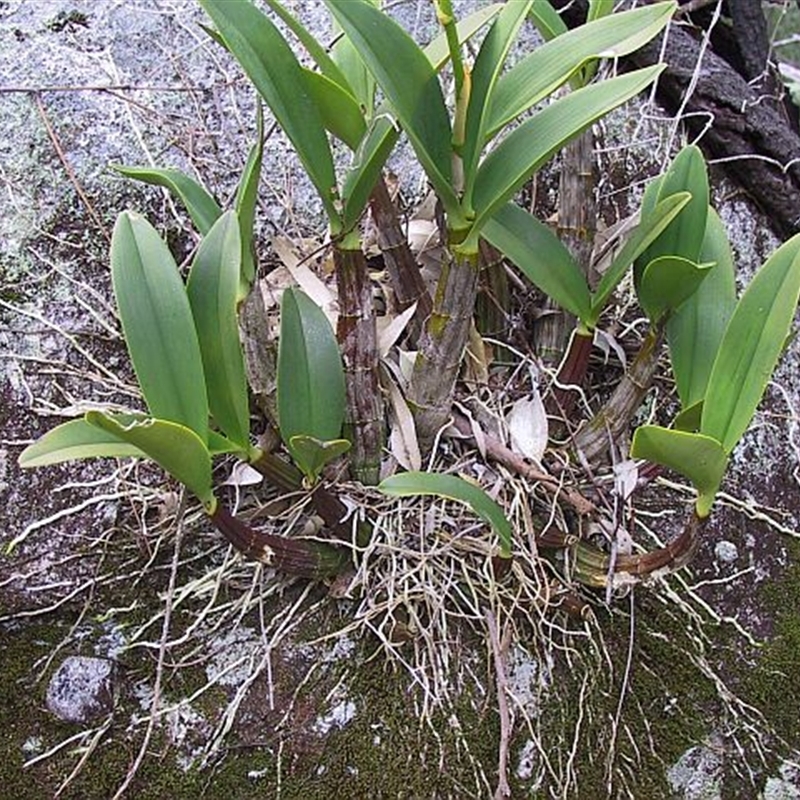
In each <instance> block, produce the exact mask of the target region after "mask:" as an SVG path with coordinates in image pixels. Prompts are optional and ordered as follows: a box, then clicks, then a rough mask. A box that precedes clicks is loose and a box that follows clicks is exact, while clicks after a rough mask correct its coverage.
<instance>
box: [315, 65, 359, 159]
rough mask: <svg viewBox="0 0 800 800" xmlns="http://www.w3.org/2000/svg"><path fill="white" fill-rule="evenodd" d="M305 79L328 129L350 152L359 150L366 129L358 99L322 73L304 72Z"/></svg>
mask: <svg viewBox="0 0 800 800" xmlns="http://www.w3.org/2000/svg"><path fill="white" fill-rule="evenodd" d="M303 75H304V77H305V80H306V89H307V90H308V93H309V95H310V96H311V98H312V99H313V100H314V102H315V103H316V105H317V108H318V109H319V113H320V115H321V117H322V121H323V123H324V125H325V127H326V128H327V129H328V130H329V131H330V132H331V133H332V134H333V135H334V136H336V137H337V138H338V139H340V140H341V141H343V142H344V143H345V144H346V145H347V146H348V147H349V148H350V149H351V150H356V149H357V148H358V146H359V144H360V143H361V140H362V139H363V137H364V134H365V133H366V130H367V125H366V123H365V122H364V112H363V110H362V108H361V107H360V106H359V104H358V102H357V100H356V99H355V97H353V95H351V94H350V93H349V92H347V91H345V90H344V89H342V87H341V86H339V85H337V84H335V83H334V82H333V81H332V80H331V79H330V78H327V77H326V76H325V75H321V74H320V73H319V72H311V70H308V69H304V70H303Z"/></svg>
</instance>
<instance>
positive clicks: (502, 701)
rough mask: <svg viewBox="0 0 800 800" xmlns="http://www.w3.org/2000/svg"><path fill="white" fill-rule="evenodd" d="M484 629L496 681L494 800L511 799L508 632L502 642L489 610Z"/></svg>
mask: <svg viewBox="0 0 800 800" xmlns="http://www.w3.org/2000/svg"><path fill="white" fill-rule="evenodd" d="M486 627H487V628H488V629H489V643H490V645H491V648H492V656H493V658H494V672H495V680H496V681H497V711H498V713H499V715H500V743H499V745H498V748H497V788H496V789H495V792H494V798H495V800H503V799H504V798H506V797H511V787H510V786H509V785H508V750H509V747H510V744H511V735H512V733H513V732H514V721H513V718H512V716H511V711H510V709H509V707H508V677H507V676H506V653H507V652H508V645H509V640H510V631H509V630H508V629H506V631H505V633H504V635H503V638H502V640H501V639H500V634H499V631H498V628H497V620H496V619H495V616H494V614H493V613H492V611H491V610H489V609H487V611H486Z"/></svg>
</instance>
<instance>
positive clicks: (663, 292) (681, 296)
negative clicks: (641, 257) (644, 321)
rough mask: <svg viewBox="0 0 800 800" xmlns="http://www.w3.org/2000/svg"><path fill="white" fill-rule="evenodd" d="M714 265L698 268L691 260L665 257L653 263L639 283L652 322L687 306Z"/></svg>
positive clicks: (641, 298)
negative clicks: (682, 305)
mask: <svg viewBox="0 0 800 800" xmlns="http://www.w3.org/2000/svg"><path fill="white" fill-rule="evenodd" d="M713 266H714V265H713V264H695V263H694V261H689V259H687V258H679V257H678V256H661V257H660V258H656V259H654V260H653V261H651V262H650V263H649V264H648V265H647V267H646V268H645V270H644V272H643V273H642V279H641V281H640V282H639V289H638V296H639V302H640V303H641V304H642V308H643V309H644V310H645V312H646V314H647V316H648V317H649V318H650V320H651V321H652V322H657V321H658V320H659V319H661V317H663V316H664V315H665V314H667V313H669V312H671V311H674V310H675V309H676V308H679V307H680V306H681V304H682V303H685V302H686V300H688V299H689V297H691V296H692V294H693V293H694V292H696V291H697V289H698V287H699V286H700V284H701V283H702V282H703V280H704V279H705V277H706V276H707V275H708V274H709V271H710V270H711V268H712V267H713Z"/></svg>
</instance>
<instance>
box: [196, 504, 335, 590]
mask: <svg viewBox="0 0 800 800" xmlns="http://www.w3.org/2000/svg"><path fill="white" fill-rule="evenodd" d="M210 519H211V521H212V522H213V523H214V526H215V527H216V528H217V530H218V531H219V532H220V533H221V534H222V535H223V536H224V537H225V538H226V539H227V540H228V541H229V542H230V543H231V544H232V545H233V546H234V547H235V548H236V549H237V550H238V551H239V552H240V553H242V555H244V556H246V557H247V558H249V559H252V560H253V561H259V562H260V563H262V564H267V565H268V566H270V567H273V568H274V569H276V570H279V571H280V572H285V573H287V574H288V575H296V576H298V577H302V578H311V579H313V580H325V579H329V578H333V577H334V576H336V575H337V574H339V573H340V572H341V571H342V569H344V567H345V566H346V565H347V564H348V563H349V561H350V554H349V553H348V552H347V550H345V549H343V548H337V547H334V546H332V545H328V544H325V543H324V542H315V541H310V540H308V539H288V538H285V537H283V536H275V535H274V534H270V533H264V532H263V531H258V530H256V529H255V528H251V527H250V526H249V525H247V524H246V523H244V522H242V521H241V520H240V519H238V518H236V517H234V516H233V515H232V514H231V513H230V512H229V511H228V510H227V509H226V508H225V507H224V506H222V505H221V504H217V508H216V510H215V511H214V513H213V514H211V515H210Z"/></svg>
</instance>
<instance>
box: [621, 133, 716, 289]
mask: <svg viewBox="0 0 800 800" xmlns="http://www.w3.org/2000/svg"><path fill="white" fill-rule="evenodd" d="M676 192H689V193H690V194H691V196H692V199H691V200H690V201H689V203H687V205H686V207H685V208H684V209H683V210H682V211H681V213H680V214H678V216H677V217H676V218H675V219H674V220H673V221H672V222H671V223H670V224H669V225H668V226H667V228H666V229H665V230H664V231H663V232H662V234H661V235H660V236H659V237H658V238H657V239H656V240H655V241H654V242H653V244H652V245H650V247H648V248H647V250H646V251H645V252H644V254H643V255H642V256H640V257H639V258H638V259H637V261H636V264H635V266H634V277H635V279H636V282H637V283H638V282H639V280H640V279H641V276H642V272H643V270H644V269H645V267H646V266H647V265H648V264H650V262H651V261H654V260H655V259H657V258H660V257H661V256H679V257H680V258H685V259H687V260H688V261H695V262H696V261H698V260H699V258H700V248H701V247H702V246H703V238H704V236H705V232H706V218H707V216H708V208H709V206H708V198H709V190H708V174H707V171H706V162H705V159H704V158H703V154H702V153H701V152H700V148H698V147H696V146H694V145H689V146H687V147H684V148H683V149H682V150H681V151H680V152H679V153H678V155H677V156H675V159H674V161H673V162H672V164H671V165H670V167H669V169H668V170H667V171H666V172H665V173H664V174H663V175H662V176H661V177H660V178H659V179H658V183H657V191H656V192H655V193H654V191H653V190H652V189H650V187H648V191H646V192H645V197H644V200H643V202H642V219H643V220H645V221H646V220H647V216H648V214H649V213H650V208H651V204H653V205H655V204H657V203H658V201H660V200H662V199H663V198H665V197H669V196H670V195H672V194H675V193H676Z"/></svg>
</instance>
